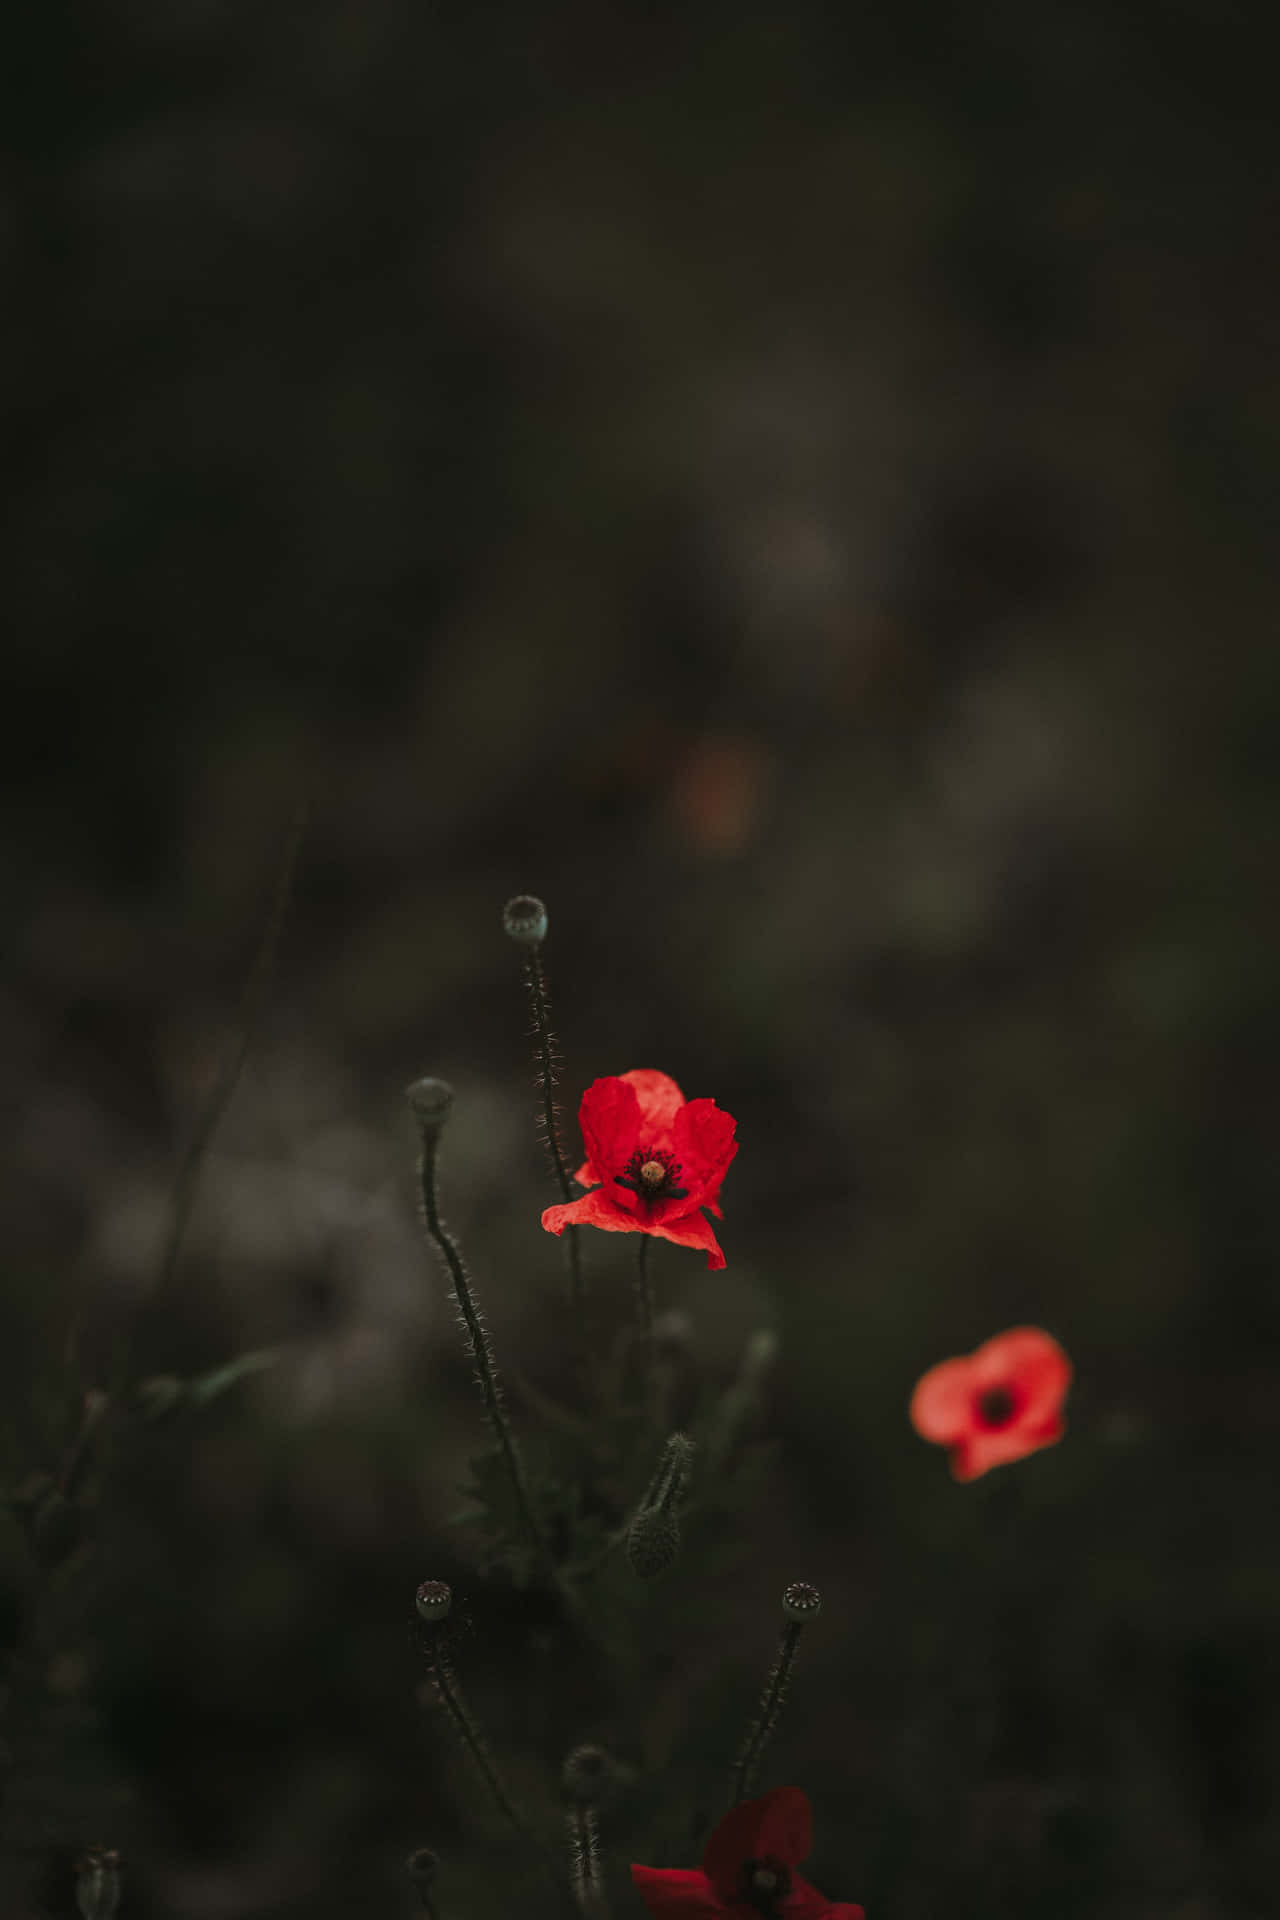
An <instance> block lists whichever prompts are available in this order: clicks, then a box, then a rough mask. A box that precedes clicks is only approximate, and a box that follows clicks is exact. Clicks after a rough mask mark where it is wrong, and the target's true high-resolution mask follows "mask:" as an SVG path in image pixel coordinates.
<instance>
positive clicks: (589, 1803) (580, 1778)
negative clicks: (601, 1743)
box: [560, 1746, 618, 1807]
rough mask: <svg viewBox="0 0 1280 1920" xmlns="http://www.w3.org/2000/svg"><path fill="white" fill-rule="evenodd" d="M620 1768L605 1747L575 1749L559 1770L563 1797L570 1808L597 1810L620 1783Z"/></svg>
mask: <svg viewBox="0 0 1280 1920" xmlns="http://www.w3.org/2000/svg"><path fill="white" fill-rule="evenodd" d="M617 1774H618V1769H617V1766H616V1764H615V1762H614V1760H613V1759H612V1758H611V1756H610V1755H609V1754H607V1753H606V1752H605V1750H604V1748H603V1747H593V1746H583V1747H575V1748H574V1749H573V1751H572V1753H570V1754H569V1755H567V1757H566V1759H565V1763H564V1766H563V1767H562V1768H561V1771H560V1784H561V1786H562V1787H563V1789H564V1797H565V1799H566V1800H567V1801H568V1802H569V1804H570V1805H571V1806H575V1807H598V1806H599V1805H600V1803H601V1801H602V1800H605V1799H607V1798H608V1797H609V1794H610V1793H611V1791H612V1789H613V1787H614V1786H615V1785H616V1783H617Z"/></svg>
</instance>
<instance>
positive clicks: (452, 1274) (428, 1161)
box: [407, 1079, 555, 1580]
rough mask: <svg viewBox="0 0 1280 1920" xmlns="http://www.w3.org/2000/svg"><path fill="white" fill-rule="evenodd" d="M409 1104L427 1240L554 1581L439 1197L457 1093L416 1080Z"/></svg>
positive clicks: (533, 1539) (485, 1337)
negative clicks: (416, 1134) (439, 1164)
mask: <svg viewBox="0 0 1280 1920" xmlns="http://www.w3.org/2000/svg"><path fill="white" fill-rule="evenodd" d="M407 1098H408V1100H409V1104H410V1106H411V1107H412V1108H413V1110H414V1113H415V1114H416V1116H417V1120H418V1126H419V1131H420V1133H421V1136H422V1161H421V1167H420V1171H421V1179H422V1212H423V1218H424V1221H425V1224H426V1229H427V1234H428V1237H429V1238H430V1239H431V1241H432V1242H433V1243H434V1245H435V1248H436V1252H437V1253H438V1254H439V1256H440V1259H441V1261H442V1263H443V1265H444V1268H445V1271H446V1272H447V1273H448V1275H449V1279H450V1281H451V1283H452V1284H451V1288H450V1292H451V1295H452V1298H453V1302H454V1305H455V1306H456V1307H457V1309H458V1315H459V1322H460V1324H461V1326H462V1328H463V1330H464V1332H465V1333H466V1336H467V1351H468V1352H469V1353H470V1355H471V1358H472V1359H473V1360H474V1362H475V1367H476V1380H477V1383H478V1385H479V1387H480V1392H481V1394H482V1396H483V1398H484V1405H485V1412H486V1414H487V1415H488V1419H489V1424H490V1426H491V1427H492V1428H493V1432H494V1437H495V1438H496V1440H497V1442H498V1447H499V1450H500V1452H501V1454H502V1458H503V1461H504V1463H505V1465H506V1469H507V1474H508V1476H509V1478H510V1481H511V1487H512V1491H513V1493H514V1494H515V1497H516V1504H517V1506H518V1507H519V1509H520V1515H521V1518H522V1519H523V1521H524V1525H525V1528H526V1531H527V1533H528V1536H529V1543H530V1545H531V1546H532V1548H533V1550H534V1553H535V1555H536V1556H537V1558H538V1560H539V1561H540V1562H541V1563H542V1565H543V1566H544V1567H545V1568H546V1569H547V1571H548V1572H549V1573H550V1574H551V1575H552V1578H553V1580H554V1579H555V1567H554V1564H553V1562H552V1559H551V1553H550V1550H549V1548H548V1546H547V1542H546V1540H545V1538H544V1536H543V1532H542V1528H541V1527H540V1526H539V1524H538V1518H537V1515H536V1513H535V1512H534V1508H533V1501H532V1499H531V1497H530V1494H529V1486H528V1482H527V1481H526V1479H525V1473H524V1463H523V1461H522V1460H521V1458H520V1453H519V1449H518V1448H517V1446H516V1438H515V1435H514V1433H513V1432H512V1431H511V1423H510V1421H509V1420H508V1419H507V1416H506V1411H505V1409H504V1407H503V1405H502V1393H501V1388H500V1386H499V1382H498V1371H497V1368H496V1367H495V1365H494V1360H493V1348H492V1346H491V1345H490V1342H489V1333H488V1329H487V1328H486V1326H485V1324H484V1320H483V1318H482V1317H481V1314H480V1309H479V1306H478V1304H477V1302H476V1297H475V1292H474V1289H473V1287H472V1284H471V1277H470V1275H469V1274H468V1272H467V1269H466V1266H465V1264H464V1262H463V1258H462V1254H461V1251H460V1250H459V1247H458V1244H457V1242H456V1241H455V1240H454V1239H453V1237H452V1235H451V1234H450V1233H449V1231H448V1229H447V1228H446V1226H445V1224H444V1222H443V1221H442V1220H441V1218H440V1205H439V1200H438V1198H437V1195H436V1153H437V1150H438V1148H439V1145H440V1134H441V1132H442V1130H443V1127H444V1122H445V1119H446V1118H447V1116H448V1112H449V1108H450V1106H451V1105H452V1102H453V1089H452V1088H451V1087H450V1086H449V1085H448V1084H447V1082H445V1081H443V1080H432V1079H427V1080H415V1081H414V1083H413V1085H412V1086H411V1087H410V1088H409V1090H408V1095H407Z"/></svg>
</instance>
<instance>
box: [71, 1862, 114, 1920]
mask: <svg viewBox="0 0 1280 1920" xmlns="http://www.w3.org/2000/svg"><path fill="white" fill-rule="evenodd" d="M76 1905H77V1906H78V1907H79V1909H80V1912H81V1915H82V1916H83V1920H115V1911H116V1908H117V1907H118V1906H119V1905H120V1855H119V1854H118V1853H117V1852H116V1851H115V1849H114V1847H95V1848H93V1850H92V1851H91V1852H89V1853H86V1854H85V1856H84V1858H83V1859H82V1860H79V1861H77V1863H76Z"/></svg>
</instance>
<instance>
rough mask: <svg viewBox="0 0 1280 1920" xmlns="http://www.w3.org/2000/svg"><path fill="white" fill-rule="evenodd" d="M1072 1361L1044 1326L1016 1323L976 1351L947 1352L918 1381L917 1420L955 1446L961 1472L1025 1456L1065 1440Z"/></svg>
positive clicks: (967, 1476) (919, 1427)
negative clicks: (951, 1356) (953, 1356)
mask: <svg viewBox="0 0 1280 1920" xmlns="http://www.w3.org/2000/svg"><path fill="white" fill-rule="evenodd" d="M1070 1385H1071V1362H1070V1360H1068V1358H1067V1356H1066V1354H1065V1353H1064V1352H1063V1351H1062V1348H1061V1347H1060V1346H1059V1345H1058V1343H1057V1341H1056V1340H1055V1339H1053V1337H1052V1336H1051V1335H1050V1334H1047V1333H1044V1332H1042V1330H1041V1329H1040V1328H1039V1327H1011V1328H1010V1329H1009V1331H1008V1333H998V1334H997V1335H996V1337H995V1339H994V1340H988V1341H987V1343H986V1345H985V1346H981V1347H979V1348H978V1350H977V1352H976V1353H970V1354H966V1355H965V1356H964V1357H963V1358H962V1359H957V1360H944V1361H942V1362H941V1364H940V1365H939V1366H936V1367H931V1368H930V1369H929V1371H928V1373H926V1374H925V1375H924V1377H923V1378H922V1379H921V1380H919V1381H917V1383H916V1390H915V1392H914V1393H913V1394H912V1396H911V1424H912V1426H913V1427H914V1428H915V1430H916V1432H917V1433H918V1434H919V1435H920V1436H921V1437H922V1439H925V1440H934V1441H936V1442H937V1443H938V1445H939V1446H942V1447H947V1448H949V1449H950V1452H951V1471H952V1473H953V1474H954V1475H955V1477H956V1479H957V1480H976V1479H977V1478H978V1475H979V1474H982V1473H985V1472H986V1471H987V1469H988V1468H989V1467H999V1466H1003V1465H1004V1464H1005V1463H1006V1462H1007V1461H1010V1460H1021V1459H1022V1457H1023V1455H1024V1454H1028V1453H1035V1452H1036V1451H1037V1449H1038V1448H1040V1447H1049V1446H1052V1445H1053V1442H1054V1441H1055V1440H1060V1439H1061V1438H1062V1434H1063V1431H1064V1423H1063V1419H1062V1402H1063V1399H1064V1397H1065V1395H1066V1391H1067V1388H1068V1387H1069V1386H1070Z"/></svg>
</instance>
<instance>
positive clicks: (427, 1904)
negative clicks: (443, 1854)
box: [404, 1847, 440, 1915]
mask: <svg viewBox="0 0 1280 1920" xmlns="http://www.w3.org/2000/svg"><path fill="white" fill-rule="evenodd" d="M404 1865H405V1872H406V1873H407V1874H408V1876H409V1878H410V1880H412V1882H413V1884H414V1886H415V1887H416V1888H417V1889H418V1898H419V1900H421V1902H422V1910H423V1912H424V1913H426V1914H428V1915H434V1913H435V1910H436V1909H435V1904H434V1902H433V1901H432V1898H431V1892H432V1888H433V1887H434V1886H435V1883H436V1871H437V1869H438V1868H439V1865H440V1860H439V1856H438V1855H436V1854H434V1853H433V1852H432V1851H431V1848H430V1847H418V1848H417V1849H416V1850H415V1851H414V1852H413V1853H411V1854H410V1855H409V1858H408V1859H407V1860H406V1861H405V1863H404Z"/></svg>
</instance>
